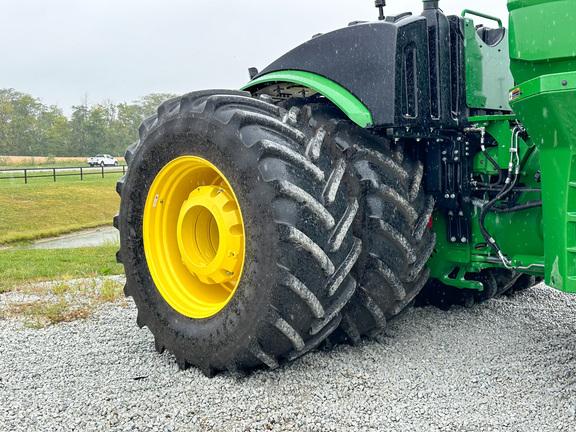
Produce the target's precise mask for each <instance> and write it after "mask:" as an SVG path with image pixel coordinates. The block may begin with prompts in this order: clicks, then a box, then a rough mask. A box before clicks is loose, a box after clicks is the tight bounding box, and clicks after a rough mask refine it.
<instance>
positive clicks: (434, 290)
mask: <svg viewBox="0 0 576 432" xmlns="http://www.w3.org/2000/svg"><path fill="white" fill-rule="evenodd" d="M468 279H469V280H475V281H478V282H480V283H481V284H482V286H483V289H482V291H479V290H475V289H465V288H456V287H453V286H449V285H445V284H443V283H442V282H440V281H439V280H438V279H430V280H429V281H428V282H427V283H426V285H425V286H424V288H423V289H422V291H421V292H420V294H419V295H418V297H417V298H416V306H427V305H432V306H436V307H438V308H440V309H443V310H448V309H450V308H451V307H452V306H465V307H470V306H472V305H474V304H476V303H482V302H484V301H486V300H489V299H491V298H494V297H496V296H499V295H501V294H506V295H511V294H514V293H516V292H519V291H523V290H525V289H527V288H530V287H532V286H534V285H536V284H538V283H540V282H541V281H542V280H543V279H542V278H540V277H536V276H531V275H527V274H522V273H518V272H515V271H513V270H506V269H496V268H490V269H484V270H482V271H481V272H480V273H470V274H469V275H468Z"/></svg>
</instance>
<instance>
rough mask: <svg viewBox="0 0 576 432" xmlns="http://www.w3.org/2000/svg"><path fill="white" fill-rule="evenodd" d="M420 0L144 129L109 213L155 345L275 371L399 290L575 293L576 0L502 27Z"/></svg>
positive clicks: (318, 42) (382, 312)
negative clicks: (415, 11) (417, 9)
mask: <svg viewBox="0 0 576 432" xmlns="http://www.w3.org/2000/svg"><path fill="white" fill-rule="evenodd" d="M438 3H439V2H438V1H424V2H423V11H422V13H421V14H420V15H412V14H411V13H403V14H399V15H394V16H385V14H384V10H383V7H384V1H376V6H377V7H378V8H379V10H380V14H379V15H380V16H379V19H378V20H376V21H374V22H363V21H355V22H352V23H350V24H349V25H348V26H347V27H345V28H342V29H338V30H335V31H332V32H329V33H326V34H322V35H317V36H315V37H313V38H312V39H311V40H310V41H308V42H306V43H304V44H302V45H300V46H298V47H297V48H295V49H293V50H292V51H290V52H288V53H287V54H285V55H283V56H282V57H280V58H279V59H278V60H276V61H274V62H273V63H272V64H271V65H269V66H268V67H266V68H265V69H263V70H262V71H260V72H259V71H257V70H256V69H254V68H251V69H250V78H251V79H250V81H249V82H248V84H246V86H245V87H244V88H243V89H241V90H240V91H229V90H207V91H199V92H194V93H189V94H186V95H184V96H182V97H179V98H175V99H171V100H168V101H166V102H164V103H163V104H162V105H161V106H160V107H159V108H158V114H157V115H156V116H154V117H151V118H149V119H147V120H145V121H144V122H143V123H142V125H141V127H140V139H139V140H138V141H137V142H136V143H134V144H133V145H131V146H130V147H129V148H128V150H127V151H126V161H127V163H128V165H129V168H128V172H127V174H126V175H125V176H124V177H122V178H121V179H120V181H119V182H118V184H117V190H118V193H119V194H120V195H121V205H120V212H119V214H118V215H117V216H116V217H115V220H114V222H115V226H116V227H117V228H118V229H119V230H120V239H121V248H120V251H119V253H118V260H119V261H120V262H122V263H123V264H124V268H125V271H126V279H127V283H126V287H125V292H126V295H128V296H131V297H133V298H134V301H135V303H136V305H137V307H138V319H137V322H138V325H139V326H141V327H142V326H147V327H148V328H149V329H150V331H151V332H152V334H153V335H154V338H155V341H156V349H157V350H158V352H163V351H164V350H168V351H169V352H171V353H172V354H173V355H174V356H175V358H176V360H177V363H178V365H179V366H180V367H182V368H186V367H188V366H190V365H194V366H197V367H199V368H200V369H201V370H202V371H203V372H204V373H205V374H206V375H209V376H210V375H212V374H214V373H216V372H218V371H224V370H229V371H238V370H245V369H249V368H252V367H257V366H261V365H265V366H267V367H270V368H275V367H277V366H278V365H279V364H281V363H283V362H286V361H290V360H293V359H295V358H297V357H299V356H302V355H303V354H305V353H307V352H309V351H310V350H312V349H314V348H315V347H317V346H319V345H320V344H328V345H330V344H333V343H337V342H341V341H345V340H348V341H350V342H351V343H358V341H360V340H361V337H362V336H363V335H371V334H372V333H374V332H377V331H379V330H381V329H382V328H383V327H384V326H385V325H386V322H387V321H388V320H390V319H392V318H394V317H395V316H396V315H398V314H399V313H400V312H401V311H402V310H404V309H405V308H406V307H407V306H409V305H411V304H413V303H414V302H417V303H420V304H434V305H437V306H440V307H444V308H447V307H450V306H451V305H454V304H460V305H470V304H472V303H474V302H479V301H483V300H486V299H489V298H491V297H493V296H495V295H498V294H501V293H504V292H511V291H514V290H520V289H524V288H527V287H529V286H531V285H534V284H535V283H537V282H539V281H541V280H543V279H544V280H545V282H546V284H547V285H549V286H551V287H554V288H557V289H559V290H563V291H568V292H576V169H575V167H576V134H575V127H576V50H575V48H574V47H575V46H576V22H575V18H574V17H576V1H575V0H509V1H508V9H509V11H510V26H509V29H508V30H506V29H505V28H504V27H502V22H501V21H500V20H499V19H498V18H494V17H491V16H489V15H486V14H482V13H478V12H475V11H471V10H464V11H463V12H462V15H461V16H445V15H444V14H443V13H442V11H441V10H440V9H439V4H438ZM478 17H482V18H484V19H485V20H487V21H485V22H490V21H492V22H493V23H494V24H493V25H491V26H483V25H475V23H474V19H476V20H478V19H477V18H478ZM419 293H420V294H419Z"/></svg>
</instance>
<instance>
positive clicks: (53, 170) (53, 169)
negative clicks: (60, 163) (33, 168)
mask: <svg viewBox="0 0 576 432" xmlns="http://www.w3.org/2000/svg"><path fill="white" fill-rule="evenodd" d="M52 174H53V175H54V183H56V168H52Z"/></svg>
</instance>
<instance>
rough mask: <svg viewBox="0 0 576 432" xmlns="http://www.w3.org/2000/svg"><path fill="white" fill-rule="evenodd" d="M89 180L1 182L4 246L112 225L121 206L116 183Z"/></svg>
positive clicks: (111, 178) (1, 237)
mask: <svg viewBox="0 0 576 432" xmlns="http://www.w3.org/2000/svg"><path fill="white" fill-rule="evenodd" d="M120 176H121V173H118V174H108V175H106V176H105V178H101V177H99V176H89V177H86V178H85V179H84V180H82V181H81V180H80V178H79V177H65V178H63V179H58V181H57V182H56V183H54V182H53V181H52V179H45V178H43V179H33V181H31V182H30V183H29V184H23V183H22V182H21V181H18V182H16V180H14V181H11V180H1V181H0V245H1V244H4V245H6V244H10V243H16V242H22V241H27V240H34V239H39V238H45V237H52V236H56V235H59V234H62V233H66V232H71V231H77V230H80V229H84V228H91V227H95V226H102V225H112V218H113V217H114V215H115V214H116V212H117V211H118V208H119V206H120V197H119V196H118V195H117V193H116V188H115V185H116V181H117V180H118V179H119V178H120Z"/></svg>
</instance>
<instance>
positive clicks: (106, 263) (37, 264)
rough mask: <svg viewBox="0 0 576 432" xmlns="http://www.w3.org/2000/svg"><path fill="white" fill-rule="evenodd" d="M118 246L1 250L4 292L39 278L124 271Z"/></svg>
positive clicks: (62, 278) (0, 289) (1, 288)
mask: <svg viewBox="0 0 576 432" xmlns="http://www.w3.org/2000/svg"><path fill="white" fill-rule="evenodd" d="M117 250H118V245H109V246H97V247H85V248H74V249H3V250H0V275H2V277H0V293H3V292H7V291H12V290H13V289H14V288H15V287H18V286H22V285H25V284H30V283H35V282H42V281H50V280H58V281H65V280H69V279H75V278H88V277H96V276H108V275H119V274H123V272H124V268H123V267H122V265H121V264H117V263H116V251H117Z"/></svg>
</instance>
